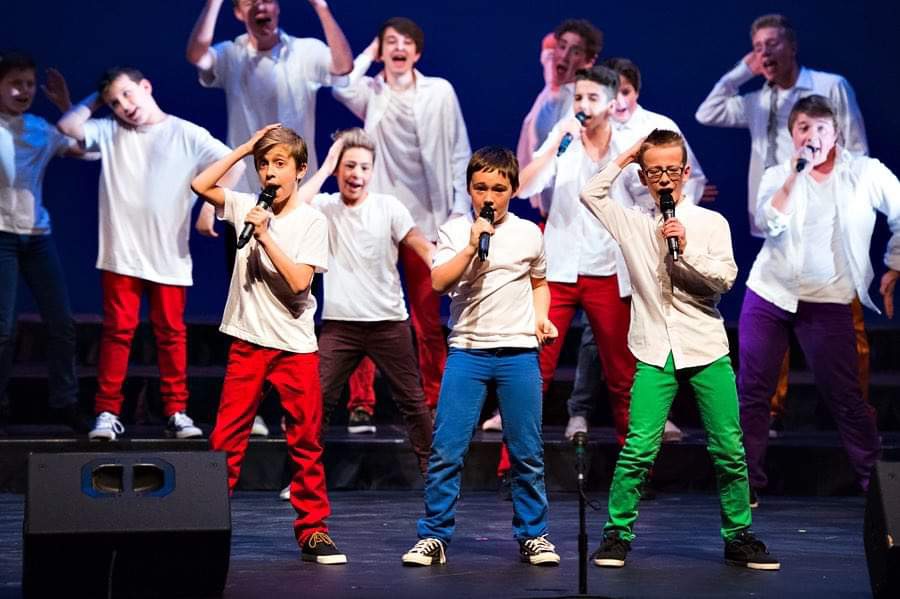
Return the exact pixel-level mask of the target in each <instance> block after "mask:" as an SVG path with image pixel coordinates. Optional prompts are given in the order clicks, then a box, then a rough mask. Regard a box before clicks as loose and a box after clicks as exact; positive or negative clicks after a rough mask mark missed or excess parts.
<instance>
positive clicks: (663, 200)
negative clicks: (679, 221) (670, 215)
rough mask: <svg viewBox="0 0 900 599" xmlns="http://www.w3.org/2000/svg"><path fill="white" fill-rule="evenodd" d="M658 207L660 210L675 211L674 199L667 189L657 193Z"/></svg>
mask: <svg viewBox="0 0 900 599" xmlns="http://www.w3.org/2000/svg"><path fill="white" fill-rule="evenodd" d="M659 209H660V210H661V211H662V212H675V199H674V198H673V197H672V192H671V191H669V190H668V189H667V190H665V191H661V192H660V194H659Z"/></svg>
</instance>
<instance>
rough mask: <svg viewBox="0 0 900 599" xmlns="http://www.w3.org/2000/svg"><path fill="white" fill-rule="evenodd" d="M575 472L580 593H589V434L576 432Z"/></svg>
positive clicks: (574, 441) (574, 440)
mask: <svg viewBox="0 0 900 599" xmlns="http://www.w3.org/2000/svg"><path fill="white" fill-rule="evenodd" d="M572 441H573V443H574V444H575V474H576V484H577V485H578V594H580V595H586V594H587V560H588V536H587V522H586V518H585V507H586V506H585V500H584V453H585V449H586V447H587V434H586V433H582V432H578V433H575V438H574V439H573V440H572Z"/></svg>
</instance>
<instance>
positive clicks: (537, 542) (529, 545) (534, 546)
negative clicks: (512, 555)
mask: <svg viewBox="0 0 900 599" xmlns="http://www.w3.org/2000/svg"><path fill="white" fill-rule="evenodd" d="M522 544H523V545H525V548H526V549H528V550H529V551H531V552H532V553H544V552H546V551H555V550H556V547H555V546H554V545H553V543H551V542H550V541H548V540H547V535H541V536H539V537H534V538H533V539H528V540H526V541H524V542H523V543H522Z"/></svg>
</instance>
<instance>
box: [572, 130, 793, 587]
mask: <svg viewBox="0 0 900 599" xmlns="http://www.w3.org/2000/svg"><path fill="white" fill-rule="evenodd" d="M631 163H637V164H638V165H639V166H640V172H639V176H640V178H641V181H642V182H643V183H644V184H645V185H646V186H647V187H648V188H649V190H650V194H651V195H652V197H653V199H654V200H656V201H657V202H660V201H661V198H666V199H667V200H669V201H672V202H673V203H674V205H675V206H677V207H678V218H674V217H673V218H668V219H667V220H666V219H664V218H663V217H662V216H653V215H650V214H647V213H644V212H640V211H636V210H627V209H625V208H623V207H622V206H621V205H619V204H618V203H617V202H615V201H614V200H613V199H612V198H611V196H610V190H611V188H612V187H613V183H614V181H615V179H616V177H617V176H618V175H619V174H620V173H621V171H622V169H624V168H625V167H626V166H627V165H629V164H631ZM690 170H691V167H690V165H689V164H687V151H686V148H685V145H684V139H683V138H682V137H681V135H679V134H678V133H676V132H674V131H665V130H655V131H653V132H652V133H651V134H650V135H649V136H647V138H646V139H644V140H639V141H638V143H636V144H635V145H633V146H632V147H631V148H629V149H628V150H626V151H625V152H623V153H622V154H621V155H619V157H618V158H616V159H615V160H614V161H612V162H610V164H609V165H607V166H606V168H604V169H603V170H602V171H601V172H600V173H599V174H598V175H596V176H595V177H594V178H592V179H591V180H590V181H589V182H588V184H587V186H586V187H585V188H584V191H582V194H581V200H582V202H584V205H585V206H586V207H587V208H588V209H589V210H590V211H591V213H592V214H593V215H594V216H595V217H596V219H597V220H598V221H599V222H600V223H601V224H602V225H603V227H604V228H605V229H607V230H608V231H609V234H610V235H611V236H612V238H613V239H615V241H616V243H618V245H619V246H620V247H621V251H622V254H623V255H624V258H625V262H626V264H627V265H628V272H629V274H630V276H631V285H632V289H633V295H632V303H631V310H632V319H631V326H630V328H629V331H628V348H629V349H630V350H631V353H632V354H634V356H635V357H636V358H637V372H636V373H635V375H634V387H633V388H632V392H631V413H630V422H629V426H628V436H627V438H626V440H625V446H624V447H623V448H622V451H621V452H619V459H618V461H617V462H616V470H615V473H614V474H613V481H612V486H611V488H610V491H609V520H608V521H607V523H606V526H605V527H604V539H603V542H602V543H601V545H600V546H599V547H598V548H597V550H596V551H595V552H594V553H593V555H592V556H591V559H592V561H593V562H594V564H595V565H597V566H601V567H622V566H624V565H625V557H626V555H627V553H628V551H630V549H631V543H632V541H633V540H634V536H635V535H634V531H633V528H634V522H635V520H636V519H637V516H638V512H637V504H638V501H639V500H640V486H641V484H642V483H643V481H644V480H645V479H646V477H647V474H648V472H649V470H650V468H651V466H652V465H653V461H654V459H655V458H656V454H657V452H658V451H659V446H660V443H661V440H662V433H663V429H664V427H665V421H666V416H667V415H668V414H669V409H670V408H671V406H672V400H673V399H674V398H675V394H676V392H677V391H678V385H679V383H680V382H685V381H686V382H690V384H691V386H692V387H693V389H694V393H695V395H696V397H697V405H698V407H699V408H700V414H701V416H702V419H703V423H704V427H705V428H706V433H707V435H708V437H709V442H708V443H709V453H710V456H711V457H712V460H713V467H714V468H715V471H716V479H717V483H718V487H719V501H720V504H721V518H722V528H721V532H722V537H723V538H724V540H725V560H726V562H728V563H729V564H733V565H738V566H744V567H748V568H753V569H759V570H777V569H778V568H779V567H780V565H779V563H778V561H777V560H776V559H775V558H774V557H772V556H771V555H770V554H769V553H768V551H767V550H766V547H765V545H764V544H763V543H762V542H760V541H759V540H758V539H756V537H754V536H753V534H752V533H751V532H750V521H751V516H750V502H749V487H748V484H747V465H746V463H745V461H744V450H743V447H742V446H741V428H740V421H739V418H738V406H737V390H736V389H735V385H734V372H733V371H732V369H731V360H730V358H729V356H728V338H727V336H726V335H725V327H724V326H723V323H722V316H721V315H720V314H719V312H718V309H717V307H716V305H717V304H718V302H719V297H720V296H721V294H723V293H725V292H726V291H728V290H729V289H730V288H731V286H732V284H733V283H734V279H735V277H736V276H737V265H736V264H735V262H734V256H733V254H732V250H731V232H730V231H729V228H728V222H727V221H726V220H725V219H724V218H723V217H722V216H721V215H719V214H717V213H715V212H712V211H710V210H707V209H705V208H700V207H699V206H695V205H693V204H691V203H690V202H684V201H682V200H683V195H682V191H683V190H682V185H683V182H684V181H685V180H686V179H688V178H689V177H690V174H691V173H690ZM688 233H689V235H688ZM667 238H675V239H677V241H678V248H679V254H678V255H677V256H678V257H677V260H676V259H673V256H672V254H671V250H670V251H668V252H667V251H666V245H667Z"/></svg>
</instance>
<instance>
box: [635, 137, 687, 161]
mask: <svg viewBox="0 0 900 599" xmlns="http://www.w3.org/2000/svg"><path fill="white" fill-rule="evenodd" d="M662 146H678V147H680V148H681V165H682V166H684V165H685V164H687V147H685V145H684V138H683V137H682V136H681V134H680V133H678V132H677V131H670V130H669V129H654V130H653V131H651V132H650V135H648V136H647V137H646V138H645V139H644V143H642V144H641V149H640V151H639V152H638V155H637V163H638V164H639V165H641V168H643V167H644V153H646V152H647V150H649V149H651V148H658V147H662Z"/></svg>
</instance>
